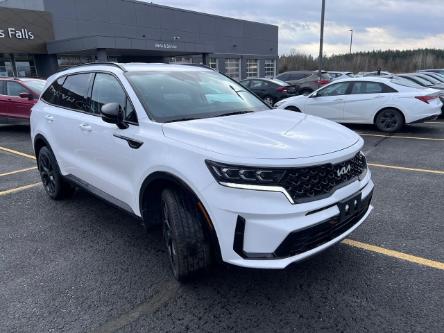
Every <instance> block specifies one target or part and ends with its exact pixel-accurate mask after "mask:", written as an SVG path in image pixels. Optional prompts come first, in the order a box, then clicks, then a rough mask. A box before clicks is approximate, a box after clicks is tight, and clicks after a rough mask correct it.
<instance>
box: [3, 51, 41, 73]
mask: <svg viewBox="0 0 444 333" xmlns="http://www.w3.org/2000/svg"><path fill="white" fill-rule="evenodd" d="M14 63H15V73H14ZM0 76H3V77H5V76H17V77H37V76H38V75H37V70H36V67H35V61H34V57H33V56H29V55H26V54H14V55H13V59H11V56H9V55H0Z"/></svg>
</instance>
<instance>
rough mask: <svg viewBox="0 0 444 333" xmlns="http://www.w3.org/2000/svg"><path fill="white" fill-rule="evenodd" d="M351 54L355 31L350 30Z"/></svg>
mask: <svg viewBox="0 0 444 333" xmlns="http://www.w3.org/2000/svg"><path fill="white" fill-rule="evenodd" d="M349 31H350V54H351V53H352V45H353V29H350V30H349Z"/></svg>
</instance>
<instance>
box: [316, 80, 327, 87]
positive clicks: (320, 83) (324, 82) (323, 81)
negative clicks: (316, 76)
mask: <svg viewBox="0 0 444 333" xmlns="http://www.w3.org/2000/svg"><path fill="white" fill-rule="evenodd" d="M316 82H317V83H318V85H319V86H325V85H326V84H329V83H330V80H318V81H316Z"/></svg>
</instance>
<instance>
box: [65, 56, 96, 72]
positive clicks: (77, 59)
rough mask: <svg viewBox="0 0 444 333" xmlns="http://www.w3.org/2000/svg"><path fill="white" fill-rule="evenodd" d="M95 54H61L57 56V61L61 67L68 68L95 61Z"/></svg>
mask: <svg viewBox="0 0 444 333" xmlns="http://www.w3.org/2000/svg"><path fill="white" fill-rule="evenodd" d="M95 60H96V57H95V56H79V55H60V56H57V62H58V64H59V67H60V69H66V68H69V67H72V66H76V65H80V64H85V63H88V62H94V61H95Z"/></svg>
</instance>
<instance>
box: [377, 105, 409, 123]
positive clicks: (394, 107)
mask: <svg viewBox="0 0 444 333" xmlns="http://www.w3.org/2000/svg"><path fill="white" fill-rule="evenodd" d="M388 109H393V110H396V111H398V112H399V113H401V116H402V119H403V120H404V124H406V118H405V114H404V112H402V110H401V109H400V108H398V107H396V106H384V107H383V108H381V109H379V110H378V111H377V112H376V113H375V115H374V117H373V124H375V123H376V117H377V116H378V114H380V113H381V112H382V111H384V110H388Z"/></svg>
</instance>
